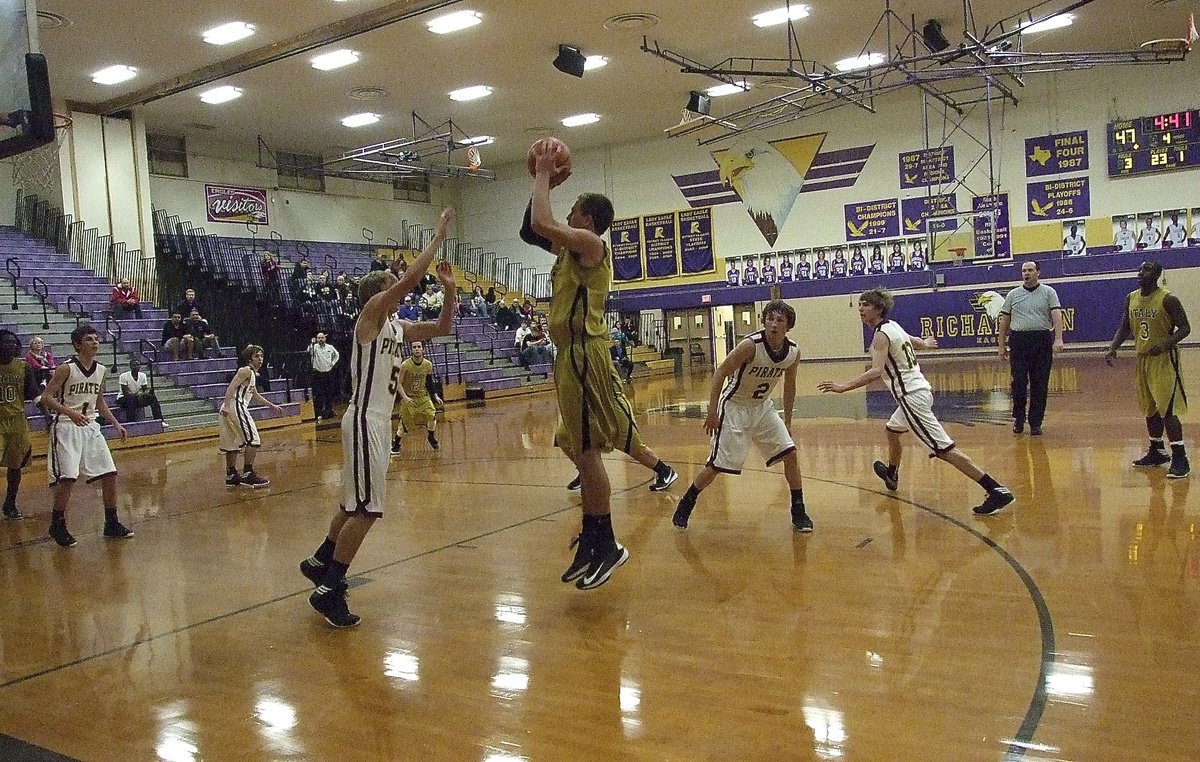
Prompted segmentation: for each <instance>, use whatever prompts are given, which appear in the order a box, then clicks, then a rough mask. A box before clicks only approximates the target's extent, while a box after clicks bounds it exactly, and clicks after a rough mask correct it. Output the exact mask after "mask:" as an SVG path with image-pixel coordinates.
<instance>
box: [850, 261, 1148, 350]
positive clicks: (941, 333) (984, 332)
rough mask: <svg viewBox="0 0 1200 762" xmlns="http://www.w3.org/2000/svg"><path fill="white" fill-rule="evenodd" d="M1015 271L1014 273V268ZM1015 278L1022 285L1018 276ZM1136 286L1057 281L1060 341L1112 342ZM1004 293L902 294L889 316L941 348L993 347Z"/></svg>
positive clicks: (1129, 281)
mask: <svg viewBox="0 0 1200 762" xmlns="http://www.w3.org/2000/svg"><path fill="white" fill-rule="evenodd" d="M1013 275H1014V276H1017V275H1018V273H1017V272H1016V271H1015V270H1014V271H1013ZM1014 281H1015V282H1017V284H1016V285H1015V287H1016V288H1020V285H1019V277H1018V278H1014ZM1135 288H1137V280H1136V279H1134V278H1114V279H1110V280H1078V281H1066V282H1060V283H1055V284H1054V290H1055V291H1057V292H1058V300H1059V302H1060V303H1061V304H1062V306H1063V340H1064V341H1065V342H1066V343H1067V344H1072V343H1082V342H1088V341H1109V340H1111V339H1112V337H1113V334H1114V333H1116V330H1117V326H1119V325H1120V324H1121V320H1122V317H1123V316H1122V314H1121V313H1122V311H1123V310H1124V309H1125V297H1126V296H1127V295H1128V294H1129V292H1130V291H1133V290H1134V289H1135ZM1006 293H1007V288H1000V289H996V290H991V289H988V290H978V291H976V290H971V289H964V290H961V291H923V292H918V293H911V294H904V295H902V296H899V297H897V298H896V305H895V307H893V308H892V311H891V312H890V313H888V319H889V320H895V321H896V322H897V323H899V324H900V325H901V326H903V328H904V330H906V331H908V332H909V333H910V334H912V335H913V336H933V337H935V338H936V339H937V342H938V347H939V348H941V349H977V348H979V347H994V346H996V321H997V320H998V319H999V317H1000V307H1001V306H1002V305H1003V304H1004V295H1005V294H1006ZM872 336H873V332H872V331H871V330H870V329H868V328H866V326H864V331H863V346H864V347H866V346H869V345H870V342H871V338H872ZM1126 346H1128V344H1127V345H1126Z"/></svg>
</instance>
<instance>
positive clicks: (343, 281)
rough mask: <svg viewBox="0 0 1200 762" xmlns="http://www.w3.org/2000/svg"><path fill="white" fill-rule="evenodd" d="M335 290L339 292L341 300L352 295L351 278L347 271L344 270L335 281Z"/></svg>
mask: <svg viewBox="0 0 1200 762" xmlns="http://www.w3.org/2000/svg"><path fill="white" fill-rule="evenodd" d="M333 288H334V289H335V290H336V291H337V294H338V298H339V299H344V298H346V296H347V295H348V294H349V293H350V276H349V275H347V274H346V271H345V270H342V271H341V272H340V273H338V274H337V277H336V278H334V279H333Z"/></svg>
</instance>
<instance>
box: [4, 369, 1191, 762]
mask: <svg viewBox="0 0 1200 762" xmlns="http://www.w3.org/2000/svg"><path fill="white" fill-rule="evenodd" d="M924 359H925V363H924V364H925V368H926V371H927V374H928V375H929V376H930V377H931V380H932V381H933V383H934V386H935V388H936V389H937V390H938V392H939V398H938V402H937V406H936V408H935V409H936V410H938V412H939V413H940V414H941V415H942V417H943V419H944V420H946V421H947V422H948V425H947V428H948V429H949V431H950V433H951V435H952V436H954V437H955V438H956V439H957V440H958V442H959V446H960V447H961V448H962V449H963V450H965V451H966V452H968V453H969V454H971V455H972V456H973V457H975V458H976V460H978V461H979V463H980V464H981V465H982V466H983V467H984V468H985V469H986V470H988V471H989V472H990V473H992V474H993V475H995V476H996V477H997V478H998V479H999V480H1001V481H1002V482H1004V483H1006V484H1007V485H1009V486H1010V487H1011V488H1012V489H1013V491H1014V492H1015V493H1016V495H1017V498H1018V501H1017V503H1016V504H1015V505H1014V506H1013V507H1012V508H1010V509H1007V510H1005V511H1004V512H1002V513H1001V514H999V515H997V516H994V517H990V518H986V519H978V518H975V517H973V516H972V514H971V512H970V508H971V506H973V505H975V504H977V503H978V502H979V501H980V500H981V499H982V491H981V490H980V489H979V488H978V487H977V486H976V485H974V484H971V483H969V482H968V481H967V480H966V479H964V478H962V477H961V476H960V475H959V474H958V473H957V472H955V471H954V470H953V469H952V468H950V467H949V466H947V465H946V464H944V463H940V462H932V461H930V460H929V459H928V458H927V457H925V454H924V453H923V452H921V451H920V449H919V447H918V445H917V444H916V442H915V441H912V440H910V441H909V446H908V449H907V450H906V453H905V457H906V460H905V462H904V465H903V467H902V469H901V484H900V489H899V491H898V492H897V493H896V494H894V495H893V494H888V493H886V492H885V491H884V490H883V488H882V485H881V484H880V483H879V481H878V480H877V479H876V478H875V477H874V475H873V474H872V473H871V468H870V465H871V461H872V460H874V459H876V458H879V457H881V456H883V454H884V452H885V446H884V438H883V419H884V418H885V417H886V416H887V415H888V414H890V412H891V409H892V406H891V403H890V398H888V397H887V396H886V393H884V392H880V391H874V392H872V393H870V394H867V395H864V394H862V393H858V394H849V395H843V396H841V397H837V396H830V395H826V396H819V395H817V394H816V384H817V382H818V381H820V380H822V379H824V378H833V379H835V380H844V379H847V378H850V377H851V376H852V375H854V374H855V373H857V372H858V371H859V370H861V368H862V364H861V363H836V364H805V365H804V366H803V367H802V370H801V372H800V376H801V379H800V390H799V391H800V395H799V398H798V401H797V421H796V425H795V426H794V431H793V433H794V435H795V436H796V439H797V443H798V444H799V447H800V455H801V462H802V466H803V469H804V473H805V478H806V487H805V496H806V502H807V504H808V510H809V513H810V515H811V516H812V517H813V519H814V521H815V522H816V531H815V533H813V534H812V535H799V534H796V533H794V532H792V530H791V528H790V524H789V516H788V510H787V490H786V485H785V482H784V479H783V476H782V473H781V467H777V468H776V469H774V472H768V471H767V470H766V469H765V468H763V466H762V460H761V458H760V457H759V456H757V455H756V454H755V451H753V450H752V451H751V453H752V454H751V459H750V460H749V461H748V462H747V464H746V472H745V473H744V474H743V475H742V476H740V477H731V476H722V477H720V478H719V479H718V480H717V482H716V483H715V484H714V485H713V486H712V487H711V488H710V489H709V490H708V491H706V492H705V493H704V494H703V495H702V496H701V499H700V503H699V506H698V508H697V509H696V512H695V514H694V515H693V518H692V522H691V527H690V528H689V529H688V530H687V531H686V532H680V531H678V530H676V529H675V528H674V527H673V526H672V525H671V521H670V516H671V512H672V510H673V508H674V504H675V501H676V500H677V499H678V497H679V496H680V495H682V493H683V491H684V490H685V488H686V486H687V482H688V481H689V480H690V479H691V477H692V476H693V475H694V474H695V473H696V470H697V468H698V466H699V465H700V464H702V462H703V460H704V458H705V456H706V453H707V442H706V440H705V437H704V435H703V433H702V431H701V428H700V423H701V421H702V420H703V415H704V410H703V400H704V399H705V398H706V396H707V383H708V379H707V377H706V376H698V377H692V378H686V379H682V380H676V379H673V378H666V379H654V380H650V381H640V382H638V383H637V384H636V385H635V386H634V387H633V389H632V396H633V397H634V399H635V403H636V406H637V407H638V409H639V413H640V415H639V420H640V421H641V424H642V429H643V433H644V435H645V438H646V441H647V442H649V443H650V444H651V446H653V447H655V448H656V449H657V451H658V453H659V454H660V455H661V456H662V457H663V458H664V459H666V460H667V461H668V462H670V463H672V464H674V465H675V466H676V468H677V469H679V471H680V475H681V479H680V481H679V482H678V483H676V485H675V486H674V487H672V488H671V490H670V493H669V494H656V493H651V492H649V491H648V490H647V486H648V484H649V482H650V479H651V474H650V472H649V471H647V470H645V469H643V468H641V467H640V466H638V465H636V464H634V463H632V462H631V461H629V460H627V459H625V458H624V457H622V456H618V455H613V456H610V458H609V459H608V461H607V462H608V465H609V469H610V474H611V476H612V480H613V485H614V499H613V509H614V524H615V525H616V528H617V533H618V536H619V538H620V539H621V540H622V541H623V542H624V543H625V544H626V545H627V546H628V547H629V549H630V551H631V553H632V558H631V560H630V562H629V563H628V564H627V565H626V566H625V567H623V568H621V569H620V570H618V571H617V572H616V573H615V574H614V576H613V579H612V581H611V582H609V584H607V585H606V586H604V587H602V588H600V589H598V590H594V591H590V592H581V591H578V590H576V589H575V588H574V587H573V586H569V585H563V584H562V583H560V582H559V581H558V575H559V574H560V573H561V572H562V570H563V569H564V568H565V567H566V565H567V563H568V562H569V560H570V556H571V554H570V552H569V551H568V549H567V544H568V542H569V541H570V539H571V538H572V537H573V536H574V534H575V533H576V532H577V530H578V521H579V518H578V509H577V505H578V501H579V498H578V494H577V493H571V492H568V491H566V489H565V488H564V485H565V484H566V483H567V481H568V480H570V479H571V477H572V476H573V472H572V468H571V466H570V464H569V463H568V461H567V460H566V459H565V458H563V457H562V456H561V455H560V454H558V453H557V451H555V450H554V449H553V447H552V446H551V430H552V427H553V424H554V420H555V413H554V407H553V404H554V403H553V398H552V396H549V395H538V396H532V397H528V398H524V399H517V400H514V401H511V402H505V403H501V404H493V405H491V406H489V407H487V408H481V409H467V408H465V407H459V408H456V409H452V410H451V411H450V412H449V413H448V414H447V415H446V419H445V421H444V422H443V424H442V426H441V429H440V435H441V440H442V443H443V447H442V449H441V451H440V452H436V453H435V452H432V451H430V450H429V449H428V448H427V447H426V445H425V442H424V439H423V437H421V436H419V435H412V436H410V437H408V440H407V441H406V443H405V445H406V450H407V451H406V453H405V455H404V456H403V457H402V458H398V459H394V460H393V462H392V470H391V473H390V475H389V479H390V480H391V485H392V486H391V490H392V491H391V493H390V495H389V498H390V500H389V502H390V511H389V515H388V516H387V517H386V518H385V519H384V520H383V521H381V522H380V523H378V524H377V525H376V527H375V529H374V530H373V531H372V533H371V535H370V536H369V537H368V538H367V540H366V542H365V544H364V546H363V548H362V551H361V552H360V554H359V558H358V560H357V563H356V564H355V566H354V567H352V569H351V573H352V574H354V575H357V576H355V577H354V579H353V581H352V585H353V587H352V590H351V598H350V606H351V610H353V611H355V612H356V613H359V614H361V615H362V616H363V617H364V620H363V623H362V624H361V625H360V626H359V627H358V628H356V629H353V630H348V631H335V630H333V629H331V628H329V627H328V626H327V625H326V624H325V622H324V621H323V620H322V619H321V618H320V617H319V616H318V615H317V614H315V613H314V612H313V611H312V610H311V609H310V608H309V606H308V603H307V600H306V599H307V596H308V594H309V592H310V587H309V585H308V584H307V581H306V580H305V579H304V578H303V577H301V576H300V574H299V573H298V571H297V569H296V564H297V562H299V561H300V559H302V558H304V557H305V556H307V555H308V554H309V553H311V552H312V550H313V549H314V548H315V547H316V545H317V543H318V542H319V541H320V539H321V538H322V537H323V533H324V529H325V526H326V524H327V522H328V519H329V516H330V513H331V510H332V508H333V506H334V505H335V504H336V500H337V495H338V481H339V467H340V466H339V459H340V452H341V451H340V444H339V442H338V441H337V439H336V437H337V432H336V430H327V431H321V432H319V433H315V434H314V432H313V431H312V429H311V427H309V426H305V427H303V428H293V429H288V430H281V431H271V432H266V433H265V435H264V440H265V441H264V447H263V451H262V452H261V454H260V457H259V472H260V473H262V474H263V475H265V476H267V477H269V478H270V479H271V480H272V484H271V487H270V488H269V489H266V490H261V491H250V490H245V489H240V490H229V489H226V488H225V487H224V485H223V474H222V463H221V459H220V456H219V454H218V453H217V451H216V444H215V442H205V443H201V444H199V445H197V444H186V445H172V446H164V447H157V448H152V449H147V450H137V451H125V452H120V453H117V463H118V467H119V468H120V479H121V508H122V517H123V518H125V519H126V523H128V524H129V525H130V526H131V527H132V528H133V529H134V530H135V531H136V532H137V537H136V538H135V539H133V540H132V541H124V542H123V541H112V540H105V539H104V538H103V537H102V536H101V534H100V529H101V512H100V507H99V494H98V490H96V489H82V488H81V489H79V490H77V492H76V494H75V497H74V505H73V509H72V512H71V514H70V521H69V524H70V527H71V529H72V531H73V532H74V533H75V535H76V537H77V538H78V539H79V544H78V546H77V547H75V548H72V549H67V550H64V549H60V548H58V547H56V546H55V545H53V544H52V543H51V542H49V541H48V540H47V539H45V531H46V525H47V523H48V510H49V508H48V506H49V492H48V490H47V488H46V486H45V462H44V460H40V461H37V462H35V464H34V465H33V466H31V467H30V469H28V470H27V472H26V476H25V485H24V488H23V490H22V495H21V506H22V507H23V509H24V510H25V511H26V512H27V513H33V514H36V516H35V518H34V519H32V520H28V521H23V522H5V523H4V525H3V526H0V575H2V580H3V588H2V592H0V596H2V597H0V601H2V602H3V616H2V617H0V758H4V759H18V758H19V759H31V760H41V759H61V758H63V757H60V756H58V755H64V756H65V757H70V758H76V759H86V760H153V759H162V760H172V761H176V760H201V759H204V760H231V759H238V760H272V759H288V760H334V759H337V760H360V759H361V760H398V759H420V760H426V759H447V760H489V761H491V762H500V761H501V760H517V759H534V760H567V759H600V758H620V759H666V760H691V759H713V760H718V759H719V760H752V759H788V760H792V759H800V760H807V759H819V760H827V759H828V760H833V759H849V760H899V759H903V760H911V759H921V760H956V761H957V760H995V759H1001V758H1012V759H1017V758H1023V759H1029V760H1042V759H1048V760H1106V759H1114V760H1115V759H1122V760H1124V759H1139V760H1149V759H1154V760H1174V759H1194V758H1195V755H1196V750H1197V749H1200V727H1198V724H1197V722H1196V717H1197V713H1198V709H1200V700H1198V696H1200V685H1198V683H1197V674H1198V673H1197V666H1196V664H1197V662H1196V654H1197V652H1198V651H1200V584H1198V579H1200V544H1198V541H1197V526H1198V525H1197V516H1198V515H1200V500H1197V499H1195V498H1192V499H1190V500H1189V498H1188V491H1189V488H1190V484H1191V479H1184V480H1177V481H1170V480H1167V479H1166V478H1165V469H1157V470H1153V471H1150V472H1145V471H1138V470H1135V469H1133V468H1131V467H1130V465H1129V461H1130V460H1131V459H1132V458H1134V457H1137V456H1138V454H1139V453H1140V452H1141V451H1142V450H1144V448H1145V431H1144V425H1143V421H1142V419H1141V418H1140V416H1139V414H1138V411H1137V409H1136V404H1135V401H1134V398H1133V394H1132V384H1133V365H1132V360H1131V359H1129V357H1128V355H1126V356H1125V357H1124V359H1122V360H1121V362H1120V364H1119V366H1118V367H1117V368H1112V369H1110V368H1108V367H1106V366H1105V365H1104V363H1103V362H1102V361H1100V360H1099V359H1098V358H1096V357H1080V356H1068V357H1065V358H1060V359H1059V360H1058V361H1057V363H1056V367H1055V371H1054V377H1053V379H1052V396H1051V398H1050V405H1049V414H1048V417H1047V420H1046V425H1045V431H1046V433H1045V436H1043V437H1040V438H1032V437H1029V436H1027V435H1026V436H1014V435H1012V434H1011V433H1010V431H1009V426H1008V419H1007V409H1008V398H1007V391H1006V388H1007V371H1006V368H1005V367H1003V366H1002V365H1001V364H1000V363H998V362H994V361H990V360H982V361H980V360H953V359H943V360H933V359H931V358H929V357H926V358H924ZM1184 359H1185V363H1184V364H1185V374H1186V375H1185V378H1187V379H1189V380H1191V381H1192V382H1193V384H1195V385H1196V387H1195V388H1197V389H1200V351H1197V350H1195V349H1191V350H1187V351H1185V353H1184ZM1197 393H1198V394H1200V392H1197ZM1194 404H1196V405H1200V398H1198V399H1197V401H1195V402H1194ZM1195 431H1196V430H1195V427H1194V425H1191V424H1186V419H1185V433H1186V435H1187V436H1188V438H1189V441H1188V444H1189V445H1190V446H1191V448H1192V454H1193V457H1195V456H1196V453H1197V447H1198V445H1197V443H1196V440H1195ZM1192 478H1193V479H1194V478H1198V477H1196V476H1193V477H1192ZM21 754H24V755H27V756H24V757H21V756H18V755H21Z"/></svg>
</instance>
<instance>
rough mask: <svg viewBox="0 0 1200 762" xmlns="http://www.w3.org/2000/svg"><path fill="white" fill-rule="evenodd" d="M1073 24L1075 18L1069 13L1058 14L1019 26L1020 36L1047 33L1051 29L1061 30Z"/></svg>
mask: <svg viewBox="0 0 1200 762" xmlns="http://www.w3.org/2000/svg"><path fill="white" fill-rule="evenodd" d="M1074 23H1075V16H1074V14H1071V13H1060V14H1058V15H1057V16H1051V17H1050V18H1048V19H1045V20H1043V21H1038V22H1033V21H1026V22H1024V23H1022V24H1021V34H1037V33H1038V32H1049V31H1050V30H1051V29H1062V28H1063V27H1065V26H1070V25H1071V24H1074Z"/></svg>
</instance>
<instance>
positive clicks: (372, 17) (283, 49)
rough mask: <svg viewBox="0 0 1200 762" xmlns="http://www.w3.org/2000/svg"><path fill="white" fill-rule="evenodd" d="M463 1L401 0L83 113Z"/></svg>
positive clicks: (160, 94) (118, 106)
mask: <svg viewBox="0 0 1200 762" xmlns="http://www.w3.org/2000/svg"><path fill="white" fill-rule="evenodd" d="M460 1H461V0H399V1H398V2H394V3H391V4H389V5H385V6H384V7H382V8H376V9H375V10H373V11H367V12H365V13H360V14H359V15H357V16H351V17H350V18H345V19H342V20H340V21H335V22H333V23H332V24H327V25H326V26H323V27H321V28H319V29H313V30H311V31H308V32H304V33H302V34H298V35H296V36H294V37H291V38H290V39H287V40H281V41H279V42H273V43H271V44H269V45H264V46H262V47H260V48H256V49H254V50H251V51H248V52H246V53H243V54H241V55H238V56H234V57H233V58H229V59H226V60H224V61H218V62H217V63H215V64H210V65H208V66H203V67H201V68H199V69H195V70H193V71H190V72H188V73H186V74H181V75H179V76H177V77H171V78H170V79H164V80H162V81H160V82H155V83H154V84H152V85H148V86H146V87H144V88H142V89H140V90H135V91H134V92H132V93H129V94H128V95H121V96H118V97H116V98H112V99H110V100H107V101H101V102H99V103H89V104H79V106H80V110H82V111H87V112H90V113H95V114H111V113H113V112H115V111H124V110H125V109H128V108H131V107H133V106H137V105H141V104H143V103H150V102H151V101H156V100H159V99H161V98H166V97H168V96H171V95H175V94H176V93H181V92H184V91H185V90H191V89H192V88H195V87H200V86H201V85H207V84H209V83H210V82H216V81H217V80H219V79H224V78H225V77H231V76H233V75H235V74H241V73H242V72H246V71H250V70H251V69H257V68H259V67H260V66H266V65H267V64H271V63H275V62H276V61H282V60H283V59H285V58H290V57H291V56H295V55H300V54H301V53H306V52H308V51H310V50H314V49H316V48H320V47H323V46H325V45H329V44H330V43H334V42H340V41H342V40H346V39H349V38H351V37H356V36H358V35H360V34H364V33H366V32H371V31H374V30H376V29H380V28H382V27H385V26H388V25H389V24H395V23H396V22H398V21H404V20H406V19H410V18H412V17H414V16H418V15H420V14H422V13H428V12H429V11H435V10H438V9H441V8H445V7H447V6H450V5H454V4H455V3H458V2H460Z"/></svg>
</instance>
